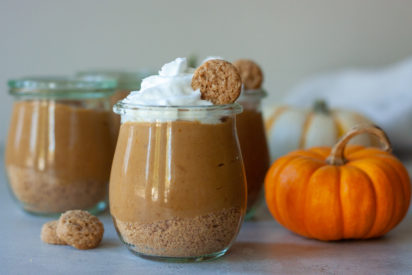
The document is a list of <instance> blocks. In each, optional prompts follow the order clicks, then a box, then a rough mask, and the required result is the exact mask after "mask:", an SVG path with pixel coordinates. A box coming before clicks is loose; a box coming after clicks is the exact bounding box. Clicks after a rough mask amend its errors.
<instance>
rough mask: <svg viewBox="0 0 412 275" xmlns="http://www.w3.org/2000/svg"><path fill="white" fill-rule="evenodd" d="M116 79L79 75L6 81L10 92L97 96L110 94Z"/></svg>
mask: <svg viewBox="0 0 412 275" xmlns="http://www.w3.org/2000/svg"><path fill="white" fill-rule="evenodd" d="M116 84H117V82H116V80H115V79H110V78H104V79H103V78H101V79H94V80H93V79H85V78H80V77H60V76H45V77H24V78H18V79H12V80H9V81H8V85H9V89H10V90H9V91H10V94H11V95H13V96H19V97H37V98H97V97H106V96H109V95H111V94H112V93H113V92H114V89H115V88H116Z"/></svg>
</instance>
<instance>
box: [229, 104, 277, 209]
mask: <svg viewBox="0 0 412 275" xmlns="http://www.w3.org/2000/svg"><path fill="white" fill-rule="evenodd" d="M239 103H241V104H242V105H243V112H242V113H241V114H239V115H238V116H237V119H236V127H237V133H238V136H239V143H240V148H241V149H242V157H243V162H244V165H245V172H246V179H247V202H248V203H247V204H248V209H251V208H252V207H253V206H254V205H255V204H256V202H257V201H258V200H259V199H260V197H261V194H262V188H263V182H264V180H265V175H266V172H267V170H268V169H269V164H270V160H269V149H268V145H267V143H266V135H265V126H264V122H263V116H262V112H260V111H259V110H257V109H255V108H249V107H248V106H247V104H246V103H245V102H242V101H239Z"/></svg>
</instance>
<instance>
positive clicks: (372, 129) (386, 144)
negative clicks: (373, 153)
mask: <svg viewBox="0 0 412 275" xmlns="http://www.w3.org/2000/svg"><path fill="white" fill-rule="evenodd" d="M364 133H366V134H369V135H373V136H376V137H378V139H379V141H380V142H381V144H382V150H383V151H386V152H389V153H390V152H392V145H391V142H390V141H389V138H388V136H387V135H386V133H385V132H384V131H383V130H382V129H381V128H380V127H378V126H376V125H357V126H355V127H353V128H352V129H350V130H349V131H348V132H347V133H346V134H344V135H343V136H342V137H341V138H340V139H339V141H338V142H337V143H336V144H335V145H334V146H333V148H332V151H331V152H330V155H329V157H328V158H327V159H326V162H327V163H328V164H330V165H343V164H345V163H346V162H347V160H346V159H345V156H344V153H345V148H346V145H347V144H348V142H349V141H350V140H351V139H352V138H353V137H354V136H357V135H361V134H364Z"/></svg>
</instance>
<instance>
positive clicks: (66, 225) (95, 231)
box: [56, 210, 104, 249]
mask: <svg viewBox="0 0 412 275" xmlns="http://www.w3.org/2000/svg"><path fill="white" fill-rule="evenodd" d="M56 232H57V236H58V237H59V238H60V239H62V240H64V241H65V242H66V243H67V244H69V245H71V246H73V247H75V248H77V249H89V248H94V247H96V246H98V245H99V243H100V241H101V240H102V238H103V233H104V228H103V224H102V223H101V222H100V220H99V219H98V218H97V217H95V216H93V215H91V214H90V213H89V212H87V211H83V210H69V211H66V212H65V213H63V214H62V215H61V216H60V219H59V222H58V224H57V229H56Z"/></svg>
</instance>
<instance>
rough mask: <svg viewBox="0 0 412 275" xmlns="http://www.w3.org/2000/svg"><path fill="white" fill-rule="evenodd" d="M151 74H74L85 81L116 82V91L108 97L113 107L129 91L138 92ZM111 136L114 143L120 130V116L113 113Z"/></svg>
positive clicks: (106, 72)
mask: <svg viewBox="0 0 412 275" xmlns="http://www.w3.org/2000/svg"><path fill="white" fill-rule="evenodd" d="M152 74H153V72H152V71H150V70H140V71H138V72H129V71H120V70H119V71H112V70H94V71H82V72H78V73H76V76H77V77H81V78H84V79H85V80H95V81H97V80H100V79H107V78H111V79H114V80H116V82H117V85H116V89H115V90H116V91H115V93H113V95H112V96H111V97H110V104H111V106H112V107H113V105H114V104H116V102H118V101H119V100H122V99H123V98H125V97H126V96H128V95H129V93H130V92H131V91H138V90H140V84H141V82H142V80H143V78H145V77H147V76H149V75H152ZM111 120H112V121H111V123H112V125H113V128H112V130H113V131H112V136H113V139H114V141H115V142H116V140H117V136H118V135H119V129H120V116H119V115H117V114H115V113H113V112H112V114H111Z"/></svg>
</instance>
